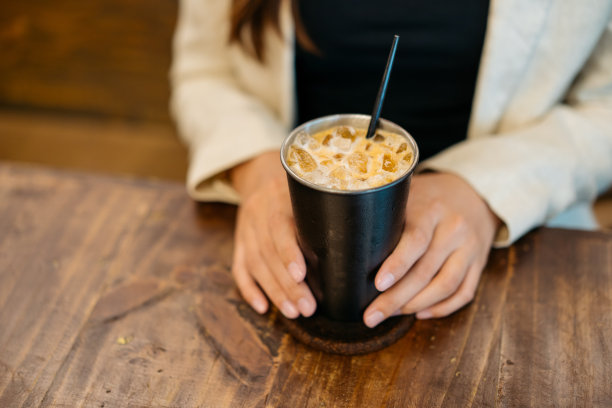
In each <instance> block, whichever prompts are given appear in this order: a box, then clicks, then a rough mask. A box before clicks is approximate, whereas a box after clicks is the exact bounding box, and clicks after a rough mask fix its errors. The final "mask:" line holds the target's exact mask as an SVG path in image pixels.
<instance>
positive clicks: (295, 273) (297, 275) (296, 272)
mask: <svg viewBox="0 0 612 408" xmlns="http://www.w3.org/2000/svg"><path fill="white" fill-rule="evenodd" d="M287 270H288V271H289V275H291V277H292V278H293V280H294V281H296V282H298V283H299V282H301V281H302V280H303V279H304V274H302V270H301V269H300V267H299V266H298V264H297V263H295V262H291V263H290V264H289V266H288V267H287Z"/></svg>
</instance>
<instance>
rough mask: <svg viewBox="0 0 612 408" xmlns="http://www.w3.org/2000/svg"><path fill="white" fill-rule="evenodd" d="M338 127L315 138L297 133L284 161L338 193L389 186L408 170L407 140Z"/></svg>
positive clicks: (410, 158) (411, 156) (411, 155)
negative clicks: (371, 135)
mask: <svg viewBox="0 0 612 408" xmlns="http://www.w3.org/2000/svg"><path fill="white" fill-rule="evenodd" d="M365 133H366V130H365V129H355V128H353V127H351V126H336V127H333V128H330V129H327V130H324V131H321V132H318V133H315V134H313V135H309V134H307V133H306V132H302V133H300V134H298V135H297V136H296V137H295V139H294V141H293V143H292V144H291V146H290V147H289V149H288V150H287V156H286V157H285V160H286V162H287V164H288V165H289V167H291V169H292V170H293V171H294V172H295V173H296V174H297V175H298V176H300V177H301V178H303V179H304V180H306V181H309V182H311V183H314V184H317V185H320V186H323V187H327V188H333V189H339V190H364V189H368V188H374V187H380V186H382V185H385V184H388V183H390V182H392V181H394V180H396V179H398V178H399V177H401V176H402V175H403V174H405V173H406V171H408V169H409V168H410V167H411V165H412V162H413V160H414V152H413V151H412V148H411V146H410V144H409V143H408V141H407V140H406V138H405V137H403V136H401V135H398V134H396V133H392V132H388V131H384V130H377V131H376V134H375V136H374V137H372V138H370V139H366V138H365Z"/></svg>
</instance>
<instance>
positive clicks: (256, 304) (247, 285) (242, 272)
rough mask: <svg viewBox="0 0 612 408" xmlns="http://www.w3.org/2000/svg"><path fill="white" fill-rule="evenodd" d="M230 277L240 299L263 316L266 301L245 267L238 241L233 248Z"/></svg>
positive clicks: (265, 309)
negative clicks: (231, 276)
mask: <svg viewBox="0 0 612 408" xmlns="http://www.w3.org/2000/svg"><path fill="white" fill-rule="evenodd" d="M232 275H233V276H234V280H235V281H236V285H237V286H238V290H239V291H240V293H241V294H242V297H243V298H244V299H245V300H246V301H247V303H249V304H250V305H251V307H252V308H253V309H255V311H256V312H257V313H259V314H264V313H265V312H266V311H267V310H268V301H267V300H266V297H265V296H264V294H263V293H262V292H261V290H260V289H259V287H258V286H257V284H256V283H255V281H254V280H253V279H252V278H251V276H250V275H249V273H248V271H247V269H246V267H245V263H244V249H243V247H242V244H241V243H240V242H238V240H237V242H236V247H235V248H234V260H233V263H232Z"/></svg>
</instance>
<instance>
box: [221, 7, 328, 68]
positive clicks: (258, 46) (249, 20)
mask: <svg viewBox="0 0 612 408" xmlns="http://www.w3.org/2000/svg"><path fill="white" fill-rule="evenodd" d="M283 1H284V0H232V9H231V12H230V25H231V28H230V35H229V41H230V43H233V42H237V43H238V44H240V45H241V46H242V47H243V48H244V49H245V50H247V51H248V52H250V53H251V54H252V55H253V57H255V58H256V59H257V60H258V61H260V62H263V60H264V58H265V48H264V38H263V35H264V30H265V29H266V27H272V28H273V29H274V31H276V33H277V34H278V35H279V36H282V33H281V25H280V8H281V5H282V3H283ZM288 1H290V2H291V13H292V15H293V21H294V26H295V37H296V39H297V41H298V43H299V44H300V46H302V48H304V49H306V50H308V51H311V52H317V48H316V46H315V45H314V43H313V42H312V40H311V39H310V37H309V36H308V33H306V29H305V28H304V25H303V24H302V21H301V20H300V16H299V12H298V5H297V0H288ZM244 30H249V32H250V39H251V41H250V43H249V42H248V41H247V40H246V38H245V37H244V36H243V31H244Z"/></svg>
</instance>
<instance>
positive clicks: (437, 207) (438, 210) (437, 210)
mask: <svg viewBox="0 0 612 408" xmlns="http://www.w3.org/2000/svg"><path fill="white" fill-rule="evenodd" d="M445 209H446V206H445V205H444V204H443V203H442V201H440V200H434V201H432V202H431V205H430V206H429V212H430V214H431V215H432V216H434V217H437V216H441V215H442V214H444V211H445Z"/></svg>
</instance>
